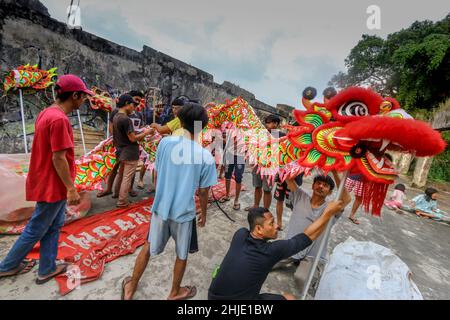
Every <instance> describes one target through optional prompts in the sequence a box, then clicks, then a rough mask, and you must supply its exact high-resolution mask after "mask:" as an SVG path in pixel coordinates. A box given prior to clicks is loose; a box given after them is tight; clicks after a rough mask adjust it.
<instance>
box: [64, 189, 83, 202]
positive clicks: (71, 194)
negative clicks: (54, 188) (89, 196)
mask: <svg viewBox="0 0 450 320" xmlns="http://www.w3.org/2000/svg"><path fill="white" fill-rule="evenodd" d="M67 204H68V205H69V206H76V205H77V204H80V195H79V194H78V192H77V190H76V189H75V188H72V189H69V190H68V191H67Z"/></svg>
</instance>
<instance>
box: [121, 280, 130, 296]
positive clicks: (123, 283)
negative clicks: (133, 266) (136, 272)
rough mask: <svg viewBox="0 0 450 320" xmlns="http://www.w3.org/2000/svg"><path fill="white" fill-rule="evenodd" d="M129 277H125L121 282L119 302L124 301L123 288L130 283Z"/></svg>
mask: <svg viewBox="0 0 450 320" xmlns="http://www.w3.org/2000/svg"><path fill="white" fill-rule="evenodd" d="M131 279H132V278H131V277H126V278H125V279H123V281H122V295H121V296H120V300H125V286H126V285H127V284H129V283H130V282H131Z"/></svg>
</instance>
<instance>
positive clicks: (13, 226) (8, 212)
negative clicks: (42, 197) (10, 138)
mask: <svg viewBox="0 0 450 320" xmlns="http://www.w3.org/2000/svg"><path fill="white" fill-rule="evenodd" d="M29 163H30V156H29V155H25V154H0V181H1V189H0V190H1V191H0V234H20V233H22V231H23V229H24V228H25V226H26V224H27V222H28V220H29V219H30V217H31V215H32V213H33V211H34V207H35V205H36V203H35V202H29V201H26V200H25V182H26V176H27V173H28V167H29ZM43 187H44V188H45V186H43ZM80 197H81V200H80V204H79V205H77V206H70V207H67V209H66V224H68V223H70V222H72V221H75V220H78V219H80V218H83V217H84V216H86V215H87V214H88V212H89V210H90V209H91V206H92V202H91V198H90V196H89V193H87V192H82V193H80Z"/></svg>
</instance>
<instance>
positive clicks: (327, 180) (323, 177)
mask: <svg viewBox="0 0 450 320" xmlns="http://www.w3.org/2000/svg"><path fill="white" fill-rule="evenodd" d="M319 181H320V182H325V183H326V184H328V185H329V186H330V191H333V190H334V188H335V187H336V184H335V183H334V180H333V179H332V178H331V177H330V176H326V175H323V174H320V175H318V176H316V177H315V178H314V183H316V182H319ZM314 183H313V184H314Z"/></svg>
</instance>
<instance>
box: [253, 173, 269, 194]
mask: <svg viewBox="0 0 450 320" xmlns="http://www.w3.org/2000/svg"><path fill="white" fill-rule="evenodd" d="M256 170H257V168H255V169H254V170H253V172H252V175H253V187H254V188H263V190H264V192H272V190H273V183H270V184H269V178H268V177H264V178H261V175H260V174H259V173H256Z"/></svg>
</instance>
